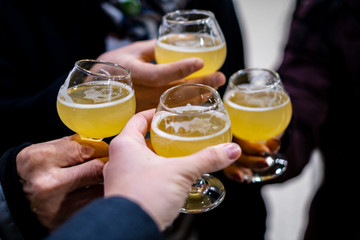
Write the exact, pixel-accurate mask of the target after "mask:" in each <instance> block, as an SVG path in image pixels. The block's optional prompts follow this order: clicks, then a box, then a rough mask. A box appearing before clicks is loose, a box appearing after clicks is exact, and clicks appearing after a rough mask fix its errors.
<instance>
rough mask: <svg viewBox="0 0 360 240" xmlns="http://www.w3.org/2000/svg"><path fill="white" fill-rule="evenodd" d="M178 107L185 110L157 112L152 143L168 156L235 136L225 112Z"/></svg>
mask: <svg viewBox="0 0 360 240" xmlns="http://www.w3.org/2000/svg"><path fill="white" fill-rule="evenodd" d="M199 108H201V107H197V109H199ZM177 109H179V110H181V111H183V112H184V113H183V114H181V115H175V114H172V113H169V112H158V113H156V115H155V116H154V119H153V121H152V124H151V143H152V146H153V148H154V150H155V152H156V153H157V154H159V155H161V156H164V157H178V156H185V155H189V154H192V153H195V152H197V151H200V150H202V149H204V148H206V147H208V146H213V145H217V144H220V143H225V142H230V141H231V140H232V133H231V129H230V122H229V120H228V118H227V116H226V115H224V114H222V113H221V112H215V111H210V112H206V113H201V114H200V113H194V111H193V109H194V107H192V109H191V110H188V109H189V108H188V107H179V108H177Z"/></svg>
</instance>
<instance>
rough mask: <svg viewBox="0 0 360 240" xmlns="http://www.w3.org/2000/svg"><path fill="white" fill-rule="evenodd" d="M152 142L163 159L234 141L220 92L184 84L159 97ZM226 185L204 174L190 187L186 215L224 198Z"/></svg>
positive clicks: (185, 207) (205, 87)
mask: <svg viewBox="0 0 360 240" xmlns="http://www.w3.org/2000/svg"><path fill="white" fill-rule="evenodd" d="M150 134H151V143H152V146H153V148H154V150H155V152H156V153H157V154H159V155H161V156H164V157H179V156H186V155H190V154H192V153H195V152H197V151H200V150H202V149H204V148H206V147H208V146H213V145H217V144H220V143H226V142H231V140H232V134H231V129H230V120H229V117H228V115H227V112H226V109H225V107H224V105H223V103H222V101H221V98H220V95H219V93H218V92H217V91H216V90H215V89H213V88H211V87H209V86H205V85H202V84H183V85H178V86H175V87H173V88H170V89H168V90H167V91H165V92H164V93H163V94H162V95H161V97H160V103H159V105H158V107H157V110H156V113H155V115H154V118H153V121H152V123H151V132H150ZM224 196H225V189H224V186H223V184H222V183H221V182H220V181H219V180H218V179H217V178H215V177H213V176H211V175H209V174H205V175H203V176H202V177H201V178H200V179H198V180H197V181H196V182H195V183H194V184H193V185H192V187H191V189H190V191H189V195H188V197H187V199H186V203H185V206H184V207H183V208H182V209H180V211H181V212H184V213H201V212H206V211H208V210H210V209H213V208H215V207H216V206H217V205H218V204H220V203H221V201H222V200H223V199H224Z"/></svg>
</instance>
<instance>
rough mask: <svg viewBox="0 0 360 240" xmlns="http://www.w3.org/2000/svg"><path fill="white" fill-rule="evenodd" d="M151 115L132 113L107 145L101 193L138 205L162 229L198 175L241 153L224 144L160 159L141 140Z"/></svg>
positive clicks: (171, 217) (225, 162) (220, 165)
mask: <svg viewBox="0 0 360 240" xmlns="http://www.w3.org/2000/svg"><path fill="white" fill-rule="evenodd" d="M153 115H154V110H148V111H145V112H141V113H138V114H136V115H135V116H134V117H133V118H132V119H131V120H130V121H129V122H128V124H127V125H126V126H125V128H124V129H123V131H122V132H121V133H120V134H119V135H118V136H117V137H116V138H114V139H113V141H112V142H111V143H110V150H109V151H110V153H109V154H110V155H109V156H110V160H109V162H108V163H107V164H106V165H105V167H104V183H105V193H104V194H105V196H106V197H110V196H123V197H126V198H129V199H130V200H133V201H134V202H136V203H138V204H139V205H140V206H141V207H142V208H143V209H144V210H145V211H147V212H148V213H149V215H150V216H151V217H152V218H153V219H154V220H155V222H156V223H157V224H158V226H159V228H160V229H161V230H163V229H165V227H167V226H168V225H169V224H170V223H171V222H172V221H173V220H174V219H175V218H176V216H178V214H179V209H180V208H181V207H182V206H183V204H184V203H185V198H186V196H187V194H188V191H189V189H190V186H191V184H192V183H193V182H194V181H195V180H196V179H197V178H199V177H200V176H201V175H202V174H204V173H208V172H214V171H218V170H220V169H223V168H224V167H226V166H228V165H229V164H231V163H233V162H234V161H235V159H237V158H238V157H239V155H240V153H241V150H240V148H239V146H238V145H237V144H235V143H227V144H221V145H217V146H213V147H209V148H206V149H204V150H202V151H200V152H198V153H195V154H193V155H190V156H186V157H178V158H164V157H160V156H158V155H156V154H155V153H154V152H152V151H151V150H150V149H149V148H148V147H147V146H146V142H145V139H144V136H145V134H146V132H147V131H148V130H149V127H150V123H151V120H152V117H153Z"/></svg>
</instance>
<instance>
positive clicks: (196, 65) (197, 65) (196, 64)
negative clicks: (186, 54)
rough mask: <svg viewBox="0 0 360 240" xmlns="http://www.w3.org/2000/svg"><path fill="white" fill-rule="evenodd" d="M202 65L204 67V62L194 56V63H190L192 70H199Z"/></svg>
mask: <svg viewBox="0 0 360 240" xmlns="http://www.w3.org/2000/svg"><path fill="white" fill-rule="evenodd" d="M203 67H204V62H203V61H202V60H201V59H198V58H196V61H194V64H193V65H192V72H195V71H197V70H200V69H201V68H203Z"/></svg>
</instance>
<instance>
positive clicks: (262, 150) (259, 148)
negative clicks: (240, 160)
mask: <svg viewBox="0 0 360 240" xmlns="http://www.w3.org/2000/svg"><path fill="white" fill-rule="evenodd" d="M233 141H234V142H236V143H238V144H239V145H240V147H241V149H242V152H243V153H245V154H248V155H258V156H264V155H266V154H269V153H270V150H269V148H268V147H267V146H266V145H265V144H262V143H259V142H250V141H246V140H244V139H241V138H236V137H234V139H233Z"/></svg>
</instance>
